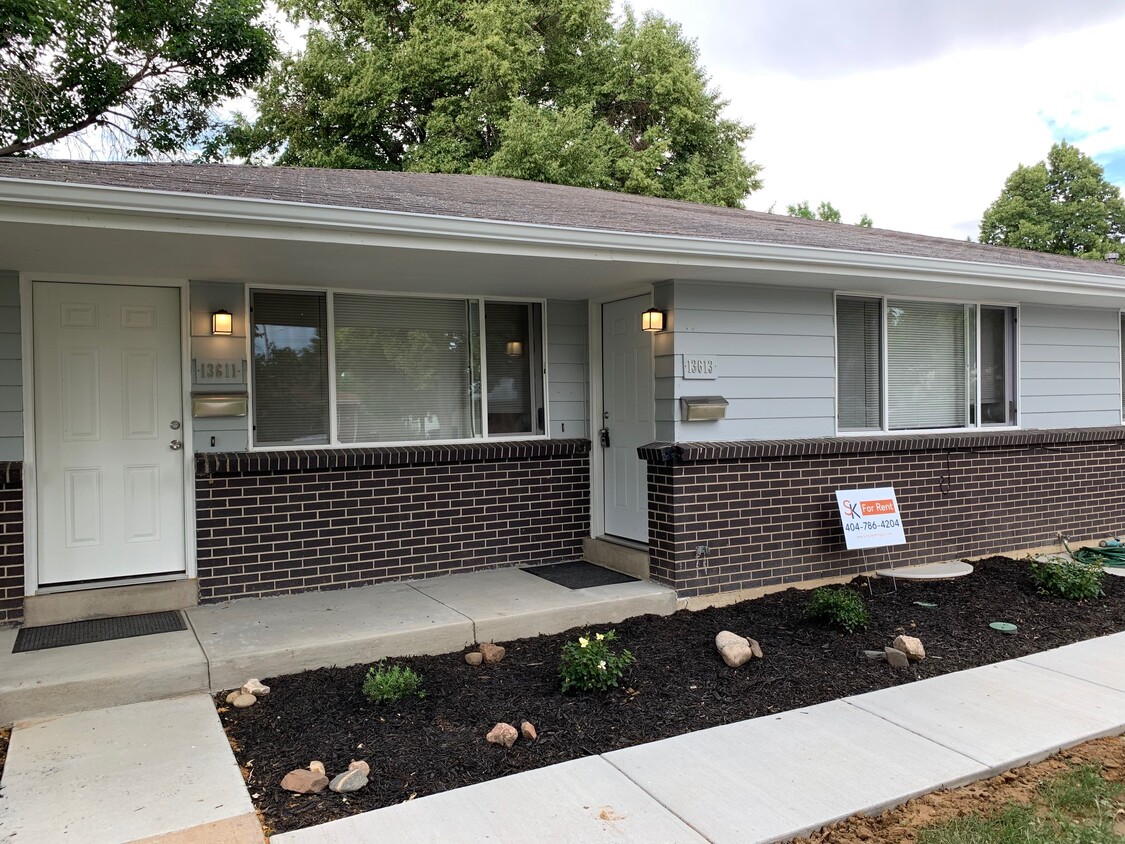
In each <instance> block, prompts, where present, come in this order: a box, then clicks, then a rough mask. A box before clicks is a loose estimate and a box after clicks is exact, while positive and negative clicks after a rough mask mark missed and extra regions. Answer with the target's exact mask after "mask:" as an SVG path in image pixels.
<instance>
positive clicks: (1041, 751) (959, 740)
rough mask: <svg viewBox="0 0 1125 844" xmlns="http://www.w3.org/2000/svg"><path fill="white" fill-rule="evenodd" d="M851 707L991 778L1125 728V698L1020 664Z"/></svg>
mask: <svg viewBox="0 0 1125 844" xmlns="http://www.w3.org/2000/svg"><path fill="white" fill-rule="evenodd" d="M1088 644H1089V643H1082V647H1083V648H1085V647H1086V646H1087V645H1088ZM1075 647H1078V646H1075ZM847 701H848V702H849V703H851V704H852V705H854V706H856V707H859V708H860V709H863V710H864V711H866V712H870V713H872V714H874V715H878V716H879V717H881V718H885V719H887V720H888V721H890V722H892V723H895V724H899V725H901V726H903V727H905V728H906V729H909V730H911V731H912V732H915V733H917V734H918V735H920V736H925V737H927V738H930V739H932V740H933V741H935V742H939V743H940V744H942V745H944V746H945V747H948V748H951V749H953V750H956V751H957V752H959V753H963V754H964V755H966V756H968V757H970V758H972V759H975V760H977V761H978V762H980V763H982V764H983V765H985V766H986V767H987V768H988V769H989V773H990V774H991V773H998V772H1000V771H1004V770H1007V769H1008V768H1014V767H1016V766H1018V765H1024V764H1026V763H1028V762H1036V761H1039V760H1040V759H1045V758H1046V757H1048V756H1050V755H1051V754H1053V753H1057V752H1058V751H1060V750H1062V749H1063V748H1065V747H1070V746H1072V745H1075V744H1080V743H1081V742H1084V741H1089V740H1090V739H1094V738H1101V737H1102V736H1107V735H1114V734H1116V733H1118V732H1120V731H1121V725H1122V724H1123V723H1125V693H1123V692H1119V691H1116V690H1114V689H1109V688H1106V687H1105V686H1099V685H1095V684H1094V683H1090V682H1087V681H1085V680H1078V679H1075V678H1073V677H1068V676H1067V675H1065V674H1060V673H1058V672H1057V671H1052V670H1048V669H1046V668H1040V667H1039V666H1037V665H1032V664H1030V663H1028V662H1024V661H1020V660H1009V661H1008V662H998V663H995V664H994V665H985V666H982V667H981V668H973V669H970V670H968V671H959V672H957V673H955V674H945V675H943V676H941V677H932V678H930V679H928V680H921V681H919V682H917V683H910V684H906V685H902V686H892V687H891V688H888V689H881V690H880V691H877V692H869V693H867V694H864V695H857V696H856V697H851V698H847Z"/></svg>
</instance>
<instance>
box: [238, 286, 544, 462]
mask: <svg viewBox="0 0 1125 844" xmlns="http://www.w3.org/2000/svg"><path fill="white" fill-rule="evenodd" d="M255 291H258V292H266V293H270V292H274V293H313V294H320V293H322V294H324V297H325V309H326V311H327V321H326V329H325V330H326V332H327V335H328V336H327V338H326V342H325V345H326V348H327V350H328V355H327V357H328V442H327V443H319V444H308V445H302V444H296V443H292V444H271V445H258V444H257V443H256V442H255V440H254V427H255V401H254V399H255V395H256V390H257V386H256V385H255V383H254V315H253V311H252V310H251V302H252V297H253V293H254V292H255ZM336 294H348V295H357V296H384V297H396V298H402V299H442V300H446V301H448V300H455V301H458V302H465V303H469V302H475V303H476V304H477V307H478V309H479V313H480V326H481V335H480V357H481V360H480V380H481V384H482V388H481V397H480V412H481V433H480V435H479V436H474V437H460V438H443V439H438V438H432V439H414V440H394V441H391V440H378V441H374V442H341V441H340V438H339V429H338V419H337V413H338V411H337V407H336V342H335V338H336V306H335V300H334V297H335V295H336ZM243 296H244V301H245V309H246V310H245V313H246V320H247V326H246V345H245V347H244V349H245V351H244V353H245V355H246V367H245V369H246V372H247V379H246V386H247V413H246V436H247V444H248V450H249V451H251V452H278V451H337V450H341V449H349V448H352V449H356V448H363V449H366V448H402V447H404V446H419V445H464V444H473V443H476V444H480V443H490V442H491V443H499V442H518V441H524V440H547V439H550V438H551V406H550V405H551V402H550V384H549V381H548V377H549V373H548V365H547V357H548V355H547V349H548V345H547V344H548V342H549V340H548V334H547V299H546V298H542V297H537V296H488V295H481V294H474V295H466V294H450V293H421V292H419V293H413V292H412V293H404V292H402V291H401V290H371V289H364V288H353V287H329V286H321V285H286V284H245V285H244V286H243ZM488 302H515V303H519V304H526V305H538V306H539V325H538V333H539V338H540V348H539V352H538V357H539V365H540V368H541V372H540V376H539V383H540V384H541V386H542V399H543V433H542V434H501V435H496V436H490V435H489V433H488V395H487V394H488V363H487V361H486V360H485V358H486V355H485V348H486V342H487V335H488V318H487V316H486V314H485V306H486V304H487V303H488ZM529 354H530V351H529ZM532 414H533V416H534V410H533V411H532ZM534 421H535V420H534V419H533V424H534Z"/></svg>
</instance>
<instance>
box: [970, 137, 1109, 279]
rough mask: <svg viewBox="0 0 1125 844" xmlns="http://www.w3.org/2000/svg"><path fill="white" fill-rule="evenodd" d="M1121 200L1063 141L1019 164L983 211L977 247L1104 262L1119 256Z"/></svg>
mask: <svg viewBox="0 0 1125 844" xmlns="http://www.w3.org/2000/svg"><path fill="white" fill-rule="evenodd" d="M1122 238H1125V201H1123V200H1122V198H1121V191H1120V190H1119V189H1118V188H1117V187H1116V186H1114V185H1113V184H1111V183H1110V182H1108V181H1106V179H1105V176H1104V171H1103V170H1102V168H1101V166H1100V165H1099V164H1098V163H1097V162H1096V161H1094V160H1093V159H1092V158H1089V157H1088V156H1086V155H1084V154H1083V153H1082V152H1081V150H1079V149H1078V148H1077V147H1074V146H1071V145H1070V144H1068V143H1066V142H1065V141H1063V142H1062V143H1059V144H1055V145H1054V146H1052V147H1051V151H1050V153H1048V155H1047V160H1046V161H1040V162H1039V163H1038V164H1033V165H1031V166H1030V167H1025V166H1023V165H1022V164H1021V165H1020V166H1019V167H1017V168H1016V169H1015V171H1014V172H1013V173H1012V174H1011V175H1010V176H1008V180H1007V181H1006V182H1005V183H1004V189H1003V191H1001V193H1000V196H999V197H998V198H997V199H996V201H995V202H993V203H992V205H990V206H989V207H988V210H987V211H985V212H984V217H983V218H982V219H981V224H980V242H981V243H991V244H995V245H999V246H1012V247H1015V248H1017V249H1031V250H1034V251H1036V252H1053V253H1055V254H1058V255H1074V256H1077V257H1079V258H1092V259H1095V260H1104V258H1105V256H1106V253H1108V252H1121V251H1122V244H1121V241H1122Z"/></svg>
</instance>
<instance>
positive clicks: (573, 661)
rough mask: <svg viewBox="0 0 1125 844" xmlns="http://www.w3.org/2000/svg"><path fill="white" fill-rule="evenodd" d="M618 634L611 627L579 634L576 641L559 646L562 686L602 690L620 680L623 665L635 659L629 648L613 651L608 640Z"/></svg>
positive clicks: (568, 689)
mask: <svg viewBox="0 0 1125 844" xmlns="http://www.w3.org/2000/svg"><path fill="white" fill-rule="evenodd" d="M615 638H617V637H616V635H615V634H614V631H612V630H609V631H607V632H605V633H595V634H594V635H593V636H591V635H590V634H589V633H587V634H586V635H585V636H579V637H578V641H576V642H567V643H566V644H565V645H563V647H562V663H561V664H560V665H559V676H560V677H562V690H563V691H564V692H569V691H571V690H575V691H580V692H604V691H607V690H608V689H610V688H612V687H613V686H616V685H617V684H618V683H619V682H620V681H621V675H622V674H623V673H625V669H626V668H627V667H628V666H630V665H632V664H633V663H634V662H636V659H635V658H634V657H633V654H631V653H630V652H629V651H622V652H621V653H614V652H613V651H612V650H610V647H609V645H610V643H611V642H612V641H613V640H614V639H615Z"/></svg>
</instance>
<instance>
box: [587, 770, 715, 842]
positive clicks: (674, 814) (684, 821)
mask: <svg viewBox="0 0 1125 844" xmlns="http://www.w3.org/2000/svg"><path fill="white" fill-rule="evenodd" d="M598 758H599V759H601V760H602V761H603V762H605V763H606V764H607V765H609V766H610V767H611V768H613V770H615V771H617V773H619V774H621V776H623V777H625V779H627V780H628V781H629V782H631V783H632V784H633V785H635V786H636V787H637V788H639V789H640V790H641V791H643V792H644V793H645V794H647V795H648V796H649V797H650V798H652V801H653V802H654V803H656V805H657V806H660V807H661V808H662V809H663V810H664V811H665V812H667V813H668V814H670V815H671V816H672V817H674V818H675V819H676V820H678V821H679V822H680V823H682V824H683V825H684V826H686V827H687V828H688V829H690V830H691V831H692V832H694V833H695V834H696V835H698V836H699V837H700V838H702V839H703V840H704V841H709V842H711V844H714V842H715V839H713V838H708V837H707V836H706V835H704V834H703V831H702V830H700V829H697V828H696V826H695V825H694V824H693V823H692V822H691V821H689V820H688V819H687V818H685V817H684V816H683V815H681V814H679V813H678V812H676V811H675V810H674V809H672V808H671V807H670V806H668V805H666V804H665V803H663V802H662V801H661V800H660V798H659V797H657V796H656V795H655V794H653V793H652V792H651V791H649V790H648V789H647V788H645V787H644V786H643V785H641V784H640V783H639V782H637V781H636V780H635V779H633V778H632V777H631V776H629V774H628V773H626V772H625V771H623V770H621V768H620V767H618V766H617V765H614V764H613V762H612V761H610V760H609V759H606V757H605V754H604V753H599V754H598Z"/></svg>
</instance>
